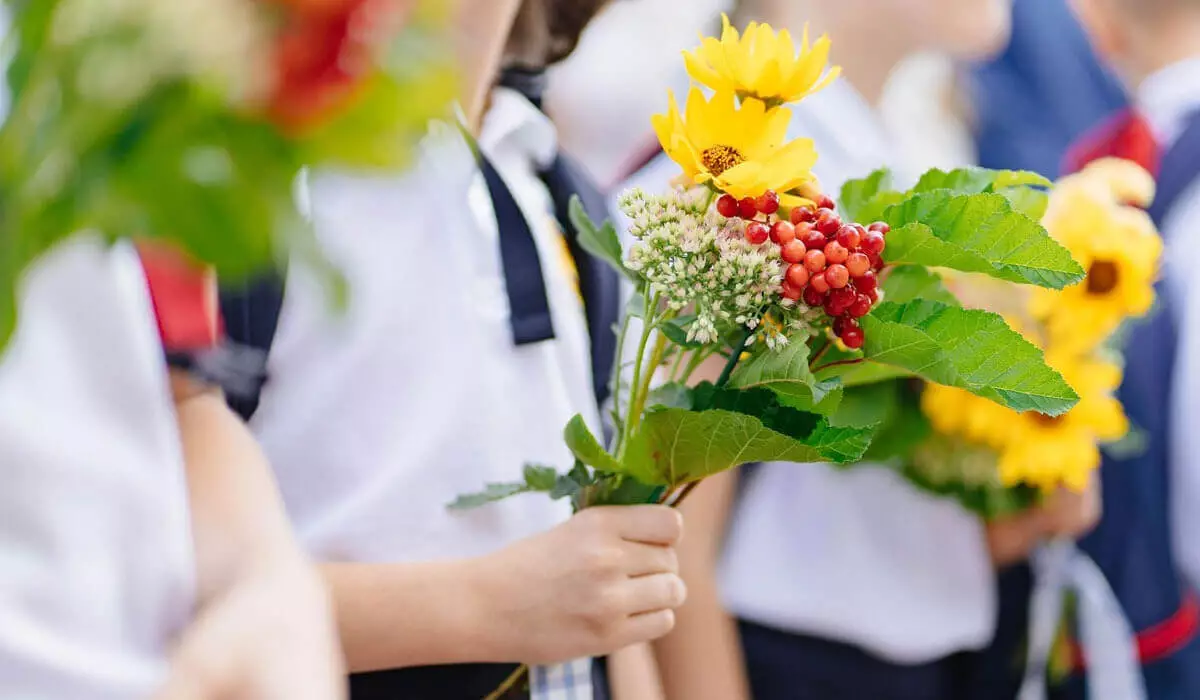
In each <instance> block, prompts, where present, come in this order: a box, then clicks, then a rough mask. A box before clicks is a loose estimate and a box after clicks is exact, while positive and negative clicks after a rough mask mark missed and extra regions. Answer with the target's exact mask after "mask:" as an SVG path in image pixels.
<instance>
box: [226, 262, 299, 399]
mask: <svg viewBox="0 0 1200 700" xmlns="http://www.w3.org/2000/svg"><path fill="white" fill-rule="evenodd" d="M285 278H286V273H284V272H282V271H277V272H276V271H273V272H270V273H268V274H265V275H262V276H259V277H255V278H253V279H251V280H249V281H247V282H244V283H242V284H238V285H222V287H221V317H222V318H223V319H224V320H225V335H226V337H227V338H228V342H229V343H230V344H231V345H232V346H233V347H238V348H242V349H244V350H248V351H254V352H257V353H259V354H260V355H261V357H262V358H263V362H262V372H260V374H259V375H258V376H257V377H256V378H255V379H254V380H253V381H251V382H249V383H248V385H247V387H246V390H245V391H242V392H238V393H237V394H230V395H229V396H227V397H226V401H227V402H228V403H229V407H230V408H232V409H233V410H234V411H235V412H236V413H237V414H238V415H240V416H241V417H242V419H243V420H246V421H249V420H250V418H251V416H253V415H254V412H255V410H257V409H258V403H259V399H260V397H261V396H262V389H263V385H264V384H265V383H266V381H267V376H266V358H267V356H268V355H269V354H270V352H271V345H272V344H273V343H274V342H275V332H276V330H278V328H279V314H280V312H281V311H282V309H283V292H284V280H285Z"/></svg>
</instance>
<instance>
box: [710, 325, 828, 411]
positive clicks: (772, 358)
mask: <svg viewBox="0 0 1200 700" xmlns="http://www.w3.org/2000/svg"><path fill="white" fill-rule="evenodd" d="M808 363H809V347H808V344H807V343H800V342H796V343H788V344H787V345H786V346H784V347H783V348H782V349H780V350H777V351H771V350H767V351H764V352H761V353H759V354H758V355H756V356H754V357H752V358H750V359H749V360H745V361H743V362H741V363H739V364H738V366H737V368H736V369H735V370H734V371H733V374H732V375H730V377H729V384H728V386H729V387H730V388H732V389H754V388H764V389H770V390H771V391H773V392H775V395H776V396H777V397H778V398H779V402H780V403H782V404H784V405H787V406H791V407H792V408H796V409H799V410H802V411H814V412H816V413H829V412H831V411H833V410H834V409H835V408H836V407H837V400H838V398H839V397H840V394H839V393H838V389H839V388H840V387H841V382H840V381H838V380H837V379H830V380H826V381H818V380H817V378H816V377H815V376H813V373H812V372H811V371H810V370H809V366H808Z"/></svg>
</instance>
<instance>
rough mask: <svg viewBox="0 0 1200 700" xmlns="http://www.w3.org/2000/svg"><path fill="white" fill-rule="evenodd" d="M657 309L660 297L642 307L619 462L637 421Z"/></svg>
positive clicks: (620, 436)
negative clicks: (639, 336)
mask: <svg viewBox="0 0 1200 700" xmlns="http://www.w3.org/2000/svg"><path fill="white" fill-rule="evenodd" d="M656 309H658V296H657V295H656V296H653V297H645V302H644V306H643V307H642V324H643V325H642V335H641V338H640V339H639V340H638V349H637V356H636V357H634V359H633V383H632V384H631V385H630V386H629V404H628V406H629V409H628V411H627V412H626V414H625V424H624V426H622V429H621V433H620V434H619V435H618V436H617V445H616V452H617V459H618V460H620V459H621V457H622V456H624V452H625V442H626V440H628V438H629V435H630V433H631V432H632V431H633V424H634V422H636V420H637V414H636V413H635V412H634V405H635V403H636V401H637V393H638V387H639V386H641V383H642V365H643V364H644V363H645V361H646V343H648V342H649V341H650V334H651V333H653V332H654V314H653V313H652V310H656ZM613 400H615V401H617V402H620V400H621V397H620V396H619V395H616V394H614V395H613Z"/></svg>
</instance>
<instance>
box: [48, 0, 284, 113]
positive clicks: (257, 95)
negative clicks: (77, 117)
mask: <svg viewBox="0 0 1200 700" xmlns="http://www.w3.org/2000/svg"><path fill="white" fill-rule="evenodd" d="M268 32H269V26H268V18H267V16H266V15H265V14H264V12H263V8H262V7H261V4H260V2H258V0H65V1H64V2H62V3H61V4H60V5H59V7H58V8H57V10H56V12H55V17H54V26H53V41H54V42H55V43H56V44H58V45H60V46H69V45H77V46H85V47H86V49H87V53H86V54H85V55H84V57H83V60H82V61H81V64H80V65H81V66H82V69H81V71H80V73H79V76H78V83H79V84H78V85H76V86H75V87H76V89H78V90H79V91H80V92H81V93H82V94H83V95H84V96H86V97H87V98H88V99H93V100H97V101H105V102H109V103H112V104H115V105H123V104H127V103H129V102H133V101H135V100H137V99H138V98H140V97H142V96H143V95H144V94H145V93H146V92H147V91H149V90H151V89H152V88H153V87H154V86H155V85H156V84H158V83H160V82H162V81H165V80H171V79H174V78H177V77H181V76H186V77H190V78H195V79H198V80H200V81H202V82H204V83H207V84H208V85H209V86H210V87H215V88H216V89H217V90H219V91H220V92H221V93H222V94H224V95H227V96H228V97H229V99H230V100H231V101H232V102H234V103H236V104H244V103H247V102H253V101H257V100H259V99H261V98H262V97H263V96H264V93H265V91H266V90H267V89H268V88H269V86H270V83H271V80H272V79H273V70H274V69H273V66H272V64H271V60H272V57H271V53H270V52H271V50H272V47H271V45H270V39H269V37H268Z"/></svg>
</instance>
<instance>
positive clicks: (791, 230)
mask: <svg viewBox="0 0 1200 700" xmlns="http://www.w3.org/2000/svg"><path fill="white" fill-rule="evenodd" d="M771 240H772V241H775V242H776V243H778V244H779V245H785V244H787V243H791V242H792V241H794V240H796V227H795V226H793V225H792V223H791V222H790V221H776V222H775V225H773V226H772V227H771Z"/></svg>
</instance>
